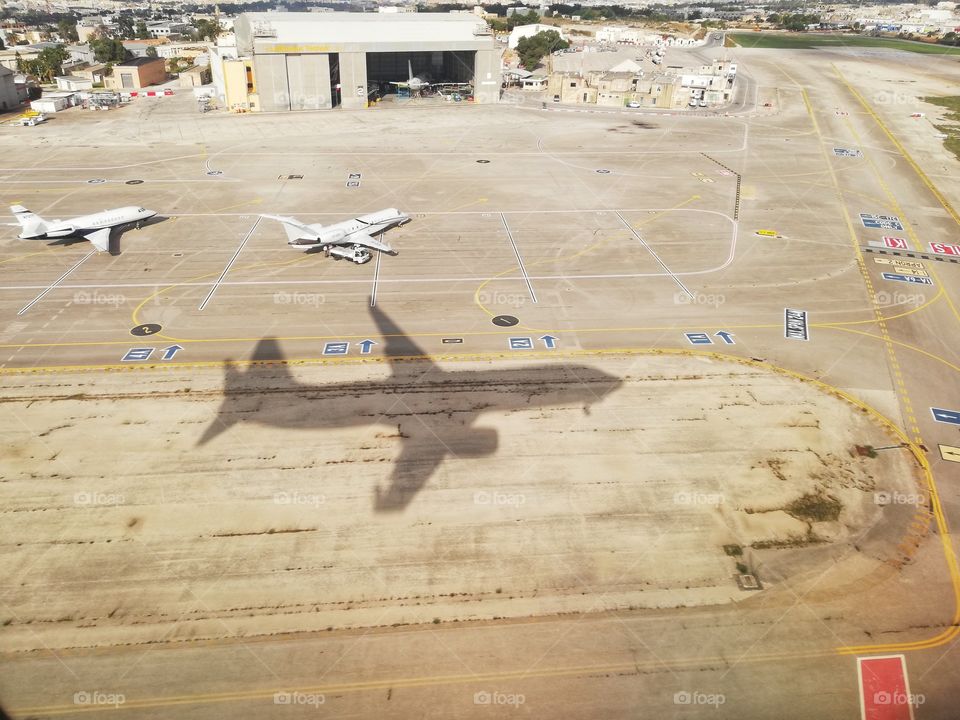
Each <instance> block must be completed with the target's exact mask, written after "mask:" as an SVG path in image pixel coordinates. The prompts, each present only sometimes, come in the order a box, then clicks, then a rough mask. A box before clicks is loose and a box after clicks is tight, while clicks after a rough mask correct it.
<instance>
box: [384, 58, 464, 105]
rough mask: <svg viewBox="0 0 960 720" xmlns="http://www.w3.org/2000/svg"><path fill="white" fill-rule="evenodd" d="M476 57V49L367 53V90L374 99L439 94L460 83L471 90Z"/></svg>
mask: <svg viewBox="0 0 960 720" xmlns="http://www.w3.org/2000/svg"><path fill="white" fill-rule="evenodd" d="M475 58H476V51H473V50H450V51H440V50H438V51H426V52H382V53H367V54H366V60H367V90H368V92H369V93H370V98H371V100H372V99H375V98H378V97H384V96H385V95H397V96H399V97H404V96H410V95H411V94H413V95H421V96H429V95H437V94H443V93H444V91H453V90H455V89H456V88H457V87H458V86H459V87H460V88H461V89H462V90H464V91H467V92H469V90H470V88H469V86H470V85H471V84H472V83H473V77H474V65H475ZM411 77H412V79H413V82H411Z"/></svg>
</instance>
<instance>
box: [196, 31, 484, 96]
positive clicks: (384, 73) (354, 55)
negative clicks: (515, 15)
mask: <svg viewBox="0 0 960 720" xmlns="http://www.w3.org/2000/svg"><path fill="white" fill-rule="evenodd" d="M234 30H235V32H236V49H235V51H233V49H232V48H231V49H230V51H231V52H230V53H222V54H220V53H215V56H214V57H213V58H212V59H213V62H214V63H217V62H220V63H222V67H221V68H214V73H213V76H214V82H215V83H218V87H217V92H218V94H219V95H220V96H221V97H222V98H224V99H225V101H226V102H227V107H228V108H230V109H236V110H252V111H268V112H277V111H288V110H320V109H326V108H335V107H340V106H342V107H343V108H347V109H349V108H364V107H367V105H368V103H369V101H370V100H371V99H372V98H373V97H374V96H375V95H377V94H379V93H385V92H391V91H396V89H397V86H396V85H391V83H398V82H399V83H406V82H407V81H408V80H409V78H410V73H411V71H412V73H413V75H414V76H415V77H417V78H419V79H420V80H423V81H426V82H430V83H449V84H454V83H468V84H470V85H472V87H473V95H474V99H475V101H476V102H478V103H493V102H497V101H498V100H499V98H500V52H501V51H500V49H499V48H498V47H497V46H496V44H495V43H494V40H493V36H492V34H491V33H490V30H489V29H488V28H487V25H486V23H485V22H484V21H483V20H481V19H480V18H477V17H476V16H474V15H470V14H461V13H454V14H443V13H396V14H386V13H340V12H334V13H292V12H284V13H244V14H242V15H240V16H239V17H238V18H237V19H236V21H235V23H234ZM231 54H232V55H233V57H230V55H231ZM233 66H236V67H233ZM221 84H222V85H223V87H220V86H219V85H221Z"/></svg>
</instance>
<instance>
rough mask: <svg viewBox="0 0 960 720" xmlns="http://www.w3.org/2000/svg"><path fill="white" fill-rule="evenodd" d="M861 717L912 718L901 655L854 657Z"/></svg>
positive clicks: (865, 719)
mask: <svg viewBox="0 0 960 720" xmlns="http://www.w3.org/2000/svg"><path fill="white" fill-rule="evenodd" d="M857 671H858V673H859V676H860V716H861V717H862V718H863V720H913V704H912V701H913V698H912V697H911V696H910V685H909V683H908V682H907V666H906V661H905V660H904V657H903V655H886V656H882V657H868V658H857Z"/></svg>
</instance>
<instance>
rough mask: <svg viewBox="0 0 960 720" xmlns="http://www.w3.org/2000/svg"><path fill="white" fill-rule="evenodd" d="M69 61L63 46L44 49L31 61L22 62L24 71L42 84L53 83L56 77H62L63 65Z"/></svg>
mask: <svg viewBox="0 0 960 720" xmlns="http://www.w3.org/2000/svg"><path fill="white" fill-rule="evenodd" d="M69 59H70V53H68V52H67V51H66V50H65V49H64V48H63V45H57V46H56V47H52V48H44V49H43V50H41V51H40V54H39V55H37V57H36V58H35V59H33V60H27V61H25V62H23V67H24V70H25V71H26V72H27V73H29V74H30V75H33V76H35V77H37V78H39V79H40V80H41V81H43V82H53V79H54V78H55V77H56V76H57V75H63V63H65V62H66V61H67V60H69Z"/></svg>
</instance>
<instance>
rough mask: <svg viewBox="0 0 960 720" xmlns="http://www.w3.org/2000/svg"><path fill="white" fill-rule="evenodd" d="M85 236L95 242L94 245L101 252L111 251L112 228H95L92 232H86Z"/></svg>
mask: <svg viewBox="0 0 960 720" xmlns="http://www.w3.org/2000/svg"><path fill="white" fill-rule="evenodd" d="M84 237H85V238H86V239H87V240H89V241H90V242H91V243H93V246H94V247H95V248H96V249H97V250H99V251H100V252H109V251H110V228H103V229H101V230H94V231H93V232H91V233H85V234H84Z"/></svg>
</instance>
